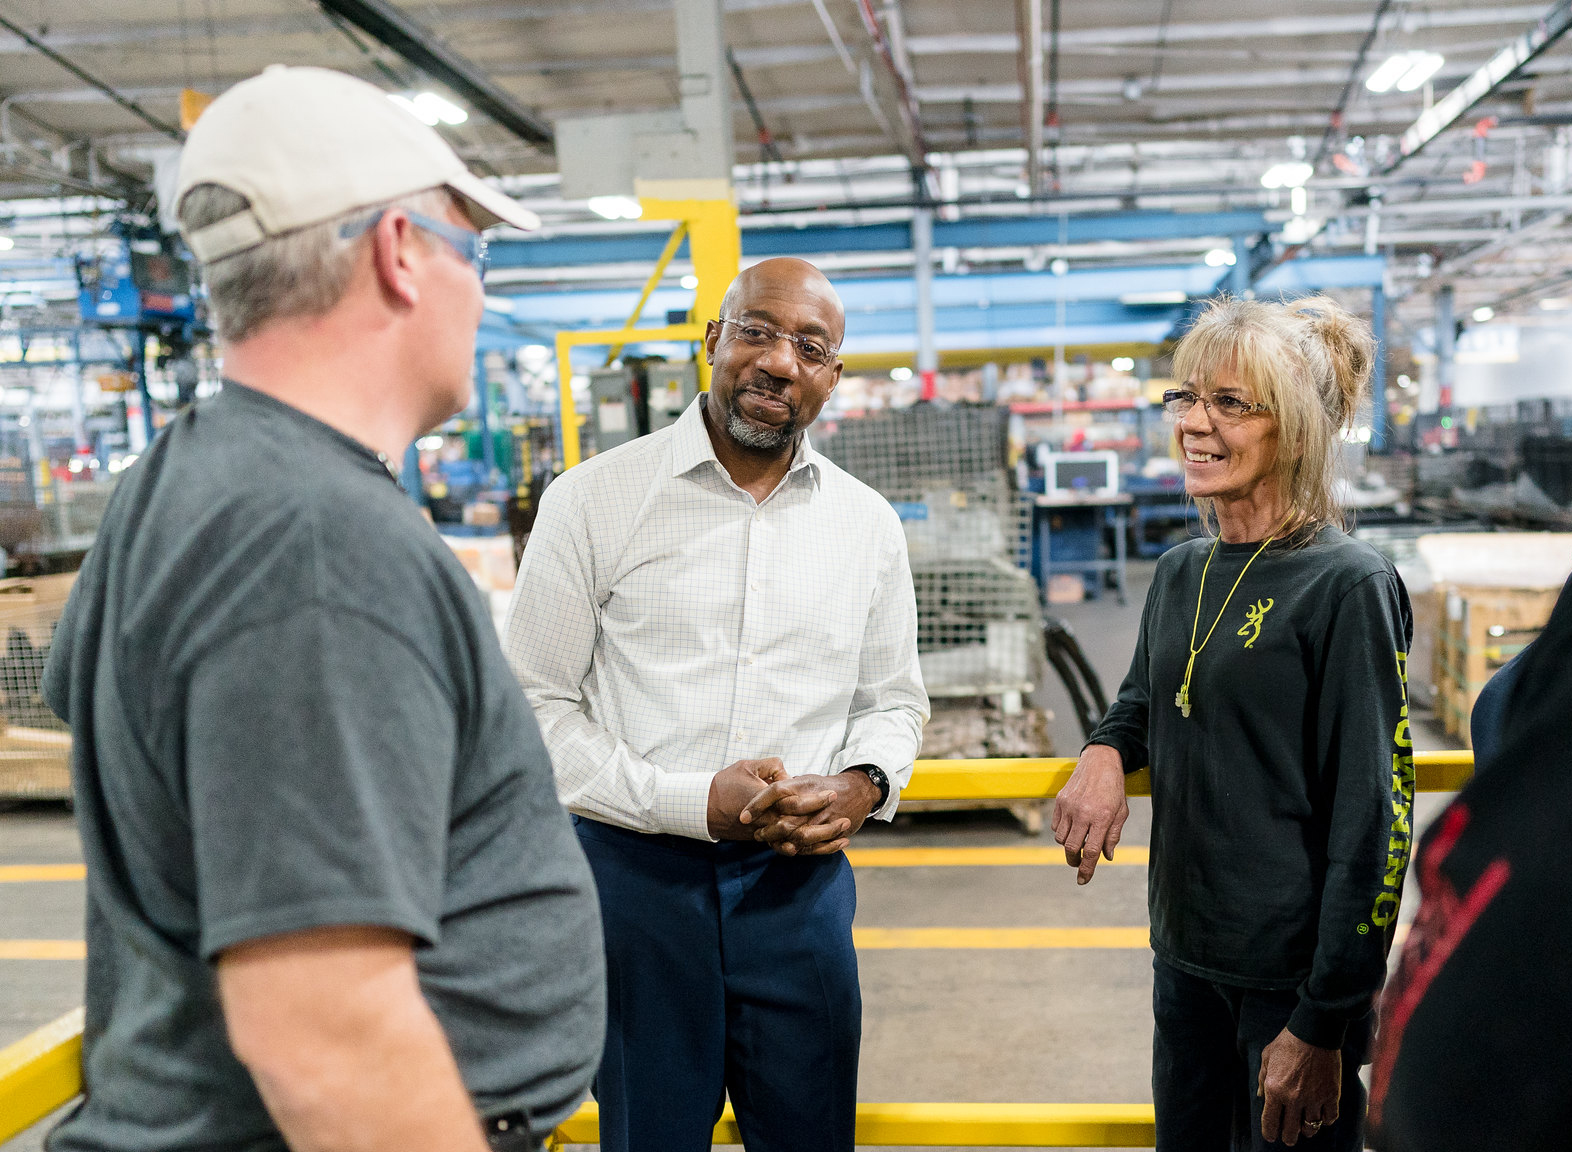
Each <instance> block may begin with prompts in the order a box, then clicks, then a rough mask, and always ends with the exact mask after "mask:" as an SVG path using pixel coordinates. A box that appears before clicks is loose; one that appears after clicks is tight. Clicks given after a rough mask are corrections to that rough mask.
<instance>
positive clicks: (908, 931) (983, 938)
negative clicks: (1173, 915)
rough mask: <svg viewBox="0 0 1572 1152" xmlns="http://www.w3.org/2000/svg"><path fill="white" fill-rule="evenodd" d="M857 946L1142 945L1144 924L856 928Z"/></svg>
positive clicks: (868, 948) (1145, 941) (872, 948)
mask: <svg viewBox="0 0 1572 1152" xmlns="http://www.w3.org/2000/svg"><path fill="white" fill-rule="evenodd" d="M852 939H853V940H854V941H855V942H856V945H857V947H858V948H859V949H862V950H863V951H875V950H880V949H886V948H1146V947H1147V946H1148V934H1147V929H1145V928H856V929H853V931H852Z"/></svg>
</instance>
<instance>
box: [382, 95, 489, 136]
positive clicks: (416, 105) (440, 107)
mask: <svg viewBox="0 0 1572 1152" xmlns="http://www.w3.org/2000/svg"><path fill="white" fill-rule="evenodd" d="M388 99H389V100H391V101H393V103H395V104H397V105H398V106H399V107H400V108H402V109H404V111H406V112H408V113H409V114H410V115H411V116H413V117H414V118H415V119H416V120H419V121H420V122H421V123H422V124H429V125H431V126H432V127H433V128H435V127H436V126H437V125H438V124H462V123H464V121H466V120H468V119H469V113H468V112H466V111H464V109H462V108H460V107H459V106H458V105H457V104H455V103H453V101H451V100H444V99H443V98H442V97H441V96H438V95H437V94H436V93H435V92H417V93H416V94H415V95H413V96H406V95H404V94H403V93H401V92H394V93H391V94H390V95H389V96H388Z"/></svg>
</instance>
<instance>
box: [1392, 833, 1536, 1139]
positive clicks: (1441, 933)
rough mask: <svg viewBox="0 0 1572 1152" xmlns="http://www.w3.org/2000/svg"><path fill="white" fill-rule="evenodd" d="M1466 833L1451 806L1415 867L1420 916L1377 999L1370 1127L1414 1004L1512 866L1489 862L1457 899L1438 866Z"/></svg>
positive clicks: (1444, 963)
mask: <svg viewBox="0 0 1572 1152" xmlns="http://www.w3.org/2000/svg"><path fill="white" fill-rule="evenodd" d="M1466 827H1468V809H1467V808H1465V807H1464V806H1463V805H1461V804H1454V805H1453V806H1452V808H1451V810H1450V811H1448V812H1447V813H1446V815H1445V816H1444V817H1443V818H1442V823H1441V829H1440V831H1439V832H1437V833H1436V837H1435V839H1434V840H1432V841H1431V842H1430V843H1429V844H1428V845H1426V846H1425V849H1424V852H1423V854H1422V855H1421V858H1420V861H1419V891H1420V903H1419V915H1418V916H1417V917H1416V918H1415V920H1414V926H1413V928H1412V929H1411V930H1410V931H1409V933H1408V940H1407V942H1406V943H1405V944H1404V945H1403V956H1402V959H1401V960H1400V961H1399V962H1398V967H1397V974H1396V975H1395V976H1394V977H1393V978H1392V982H1391V984H1389V985H1388V986H1387V989H1386V991H1385V992H1384V993H1382V995H1381V1017H1380V1019H1381V1026H1380V1031H1379V1032H1378V1034H1377V1037H1376V1052H1375V1060H1374V1061H1373V1062H1372V1064H1371V1068H1370V1113H1369V1118H1370V1122H1371V1124H1380V1123H1381V1107H1382V1105H1383V1104H1385V1103H1386V1091H1387V1087H1388V1086H1389V1085H1390V1083H1391V1079H1392V1068H1393V1066H1394V1065H1395V1064H1396V1063H1397V1053H1398V1049H1400V1048H1401V1047H1402V1044H1403V1031H1404V1029H1406V1028H1407V1027H1408V1022H1409V1020H1411V1019H1412V1018H1413V1015H1414V1011H1415V1010H1416V1009H1417V1008H1418V1007H1419V1002H1420V1001H1421V1000H1423V999H1424V997H1425V993H1426V991H1428V990H1429V988H1430V983H1431V981H1433V980H1434V979H1435V978H1436V976H1437V974H1439V973H1440V971H1441V969H1442V968H1443V967H1445V965H1446V962H1447V960H1448V959H1449V958H1450V957H1451V955H1452V953H1453V951H1454V950H1455V949H1456V948H1457V946H1458V945H1459V944H1460V943H1462V941H1463V937H1465V936H1467V935H1468V931H1469V929H1470V928H1472V927H1473V926H1474V921H1475V920H1478V919H1479V916H1480V914H1481V913H1482V912H1484V910H1485V908H1486V906H1488V905H1489V903H1490V901H1491V900H1493V899H1495V895H1496V893H1497V892H1499V891H1501V887H1502V885H1504V884H1505V883H1506V882H1507V878H1508V876H1509V875H1510V874H1511V866H1510V865H1509V864H1508V863H1507V862H1506V860H1504V859H1498V860H1494V861H1492V862H1491V864H1490V866H1489V867H1487V868H1486V869H1485V870H1484V872H1483V873H1482V874H1481V875H1480V877H1479V879H1478V880H1476V881H1475V882H1474V886H1473V887H1472V888H1470V889H1469V890H1468V891H1467V892H1466V893H1465V894H1463V895H1462V896H1459V895H1458V894H1457V890H1456V889H1454V888H1453V887H1452V884H1451V882H1450V881H1448V880H1447V878H1446V877H1445V876H1443V875H1442V874H1441V862H1442V861H1443V860H1445V859H1446V857H1447V856H1448V854H1450V853H1451V851H1452V848H1453V846H1454V845H1456V844H1457V841H1458V838H1459V837H1460V836H1462V835H1463V829H1464V828H1466Z"/></svg>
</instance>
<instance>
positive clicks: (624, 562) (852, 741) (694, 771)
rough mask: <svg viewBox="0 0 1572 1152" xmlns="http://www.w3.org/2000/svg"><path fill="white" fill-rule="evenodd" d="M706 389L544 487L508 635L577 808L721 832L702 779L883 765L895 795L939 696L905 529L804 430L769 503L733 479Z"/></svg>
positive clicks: (673, 829)
mask: <svg viewBox="0 0 1572 1152" xmlns="http://www.w3.org/2000/svg"><path fill="white" fill-rule="evenodd" d="M703 402H704V396H703V395H701V396H700V397H699V398H698V400H696V401H695V402H694V403H693V404H692V405H690V406H689V408H688V410H687V411H686V412H684V413H683V414H682V416H681V418H679V419H678V421H677V422H676V423H675V424H674V425H672V426H671V427H669V428H665V429H662V430H661V431H659V432H655V433H652V434H651V435H649V436H644V437H641V438H640V439H637V440H634V441H632V442H631V443H628V444H624V445H622V446H620V447H618V448H615V449H613V450H611V451H609V452H606V453H603V454H601V455H599V456H596V457H594V458H593V459H590V460H588V461H586V462H585V463H583V464H580V465H579V466H578V467H576V468H573V469H570V470H569V471H567V472H564V473H563V474H562V475H561V476H559V477H558V478H557V479H556V480H555V481H554V482H553V483H552V485H551V487H550V488H548V489H547V490H546V493H545V495H544V497H543V498H542V500H541V504H540V514H539V516H538V517H537V519H536V521H535V527H534V531H533V532H532V533H531V534H530V538H529V545H528V547H527V548H526V549H525V551H524V558H523V561H522V562H521V563H520V565H519V574H518V583H517V585H515V587H514V591H513V602H512V604H511V606H510V607H509V609H508V622H507V626H506V629H505V635H504V638H503V648H504V649H505V650H506V652H507V655H508V659H509V660H510V661H511V663H512V665H513V670H514V673H515V674H516V675H517V676H518V678H519V682H520V683H521V684H522V685H523V687H524V692H525V695H526V696H528V697H529V702H530V703H531V704H532V705H533V706H534V708H535V715H536V718H537V719H538V720H539V721H540V727H541V731H542V733H543V734H544V736H545V739H546V746H547V748H548V749H550V751H551V759H552V763H553V765H554V766H555V768H556V773H557V791H558V794H559V795H560V796H561V797H562V801H563V803H564V804H566V805H567V807H568V808H569V809H570V810H571V811H573V812H576V813H578V814H580V815H583V816H589V817H591V818H593V819H596V820H601V821H604V822H606V823H609V824H616V825H619V826H621V827H624V828H632V829H636V830H639V831H643V832H670V833H675V834H677V835H681V836H691V837H696V838H699V839H705V840H707V839H710V835H709V828H708V823H707V819H706V814H707V807H708V800H709V787H710V779H711V777H713V776H714V775H715V773H716V772H718V771H720V770H721V769H722V768H724V767H726V766H727V765H729V764H732V763H734V762H735V761H738V760H751V759H758V758H762V757H767V756H778V757H780V759H781V760H782V762H783V763H784V764H785V765H786V771H787V772H789V773H791V774H792V775H794V776H795V775H803V774H807V773H817V774H820V775H830V774H833V773H836V772H840V771H842V770H844V769H845V768H847V767H849V766H851V765H854V764H876V765H878V766H879V767H880V768H882V769H883V770H884V772H885V773H886V774H887V775H888V776H889V778H890V798H889V801H888V802H887V803H886V804H885V805H884V806H883V807H881V808H880V809H879V811H878V812H877V813H876V815H878V816H880V817H882V818H884V819H889V818H890V817H892V816H893V815H894V814H895V807H896V802H897V799H898V796H899V792H900V790H901V788H902V787H903V786H904V785H905V784H906V782H907V781H908V780H909V779H910V778H911V770H912V762H913V761H914V760H915V759H916V756H917V750H918V748H919V746H920V744H921V742H922V726H923V723H924V721H925V720H926V719H927V717H928V697H927V694H926V693H925V692H924V691H923V686H922V675H921V672H920V670H919V667H918V663H917V607H916V601H915V598H914V596H913V592H912V578H911V569H910V567H909V565H908V564H907V559H906V538H905V536H904V534H903V533H902V531H901V524H900V520H899V518H898V517H897V516H896V514H895V511H894V509H892V508H891V507H890V505H889V503H888V501H886V500H885V499H884V498H883V497H882V496H880V495H879V494H878V493H876V492H875V491H873V489H871V488H869V487H867V486H866V485H864V484H863V483H862V482H860V481H858V480H856V479H854V478H852V477H851V476H849V475H847V474H846V473H845V472H843V471H841V469H840V468H838V467H836V466H835V465H834V464H833V463H831V462H830V461H829V460H827V459H825V458H824V457H823V456H821V455H819V454H818V453H817V452H815V451H814V450H813V449H812V448H811V447H810V446H809V444H808V442H807V437H806V436H805V437H803V438H802V442H801V445H800V446H799V448H798V450H797V454H796V456H795V457H794V458H793V460H792V464H791V470H790V471H789V472H788V473H787V475H786V478H785V479H784V480H782V481H781V483H780V485H779V486H778V487H777V488H776V489H775V491H774V492H772V493H771V494H770V495H769V496H768V497H767V498H766V499H765V500H764V501H763V502H762V503H757V502H755V501H754V499H753V497H752V496H751V495H749V494H748V493H747V492H745V491H743V490H742V489H741V488H739V487H738V486H737V485H736V484H734V483H732V480H731V477H730V476H729V475H727V473H726V470H725V469H724V468H723V467H722V465H721V463H720V461H719V460H718V459H716V456H715V450H714V447H713V445H711V443H710V437H709V432H708V431H707V430H706V428H705V426H704V417H703V413H702V410H701V408H702V405H703Z"/></svg>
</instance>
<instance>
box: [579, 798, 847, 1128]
mask: <svg viewBox="0 0 1572 1152" xmlns="http://www.w3.org/2000/svg"><path fill="white" fill-rule="evenodd" d="M574 824H575V825H576V826H577V828H578V833H579V842H580V843H581V844H582V845H583V846H584V852H585V855H587V856H588V857H589V862H590V867H591V868H592V869H593V870H594V872H595V883H596V886H597V888H598V889H599V892H600V906H601V915H602V917H603V919H604V921H605V930H606V976H607V985H608V997H607V1022H606V1049H605V1054H604V1055H603V1056H602V1058H601V1065H600V1073H599V1075H598V1076H597V1078H596V1081H595V1099H596V1100H597V1101H598V1102H599V1104H600V1141H601V1142H600V1146H601V1149H602V1152H708V1149H709V1147H710V1132H711V1128H712V1127H713V1125H714V1123H715V1121H716V1120H717V1119H718V1118H719V1116H720V1111H721V1107H722V1105H723V1103H724V1101H725V1097H726V1095H727V1093H730V1095H731V1102H732V1107H733V1108H734V1109H735V1111H736V1114H737V1123H738V1125H739V1127H740V1128H741V1129H742V1139H743V1143H744V1145H745V1146H746V1147H747V1148H748V1150H749V1152H849V1150H850V1149H851V1147H852V1143H853V1138H854V1132H855V1127H856V1118H857V1055H858V1049H859V1045H860V1043H861V1038H862V994H861V991H860V989H859V988H858V984H857V953H856V951H855V950H854V948H853V946H852V934H851V926H852V913H853V912H854V911H855V910H856V904H857V891H856V886H855V884H854V882H853V880H852V871H851V865H850V863H848V862H847V860H846V857H845V855H844V854H842V853H836V854H835V855H833V856H810V857H802V858H796V859H793V858H790V857H785V856H780V855H778V854H776V853H775V852H772V851H771V850H769V849H768V848H765V847H764V846H762V845H758V844H753V843H737V842H728V843H721V844H710V843H707V842H704V841H699V840H692V839H688V838H685V837H679V836H653V835H646V834H643V833H639V832H629V831H625V830H623V829H620V828H613V827H611V826H610V825H607V824H601V823H599V822H597V821H594V820H587V819H584V818H582V817H574Z"/></svg>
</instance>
